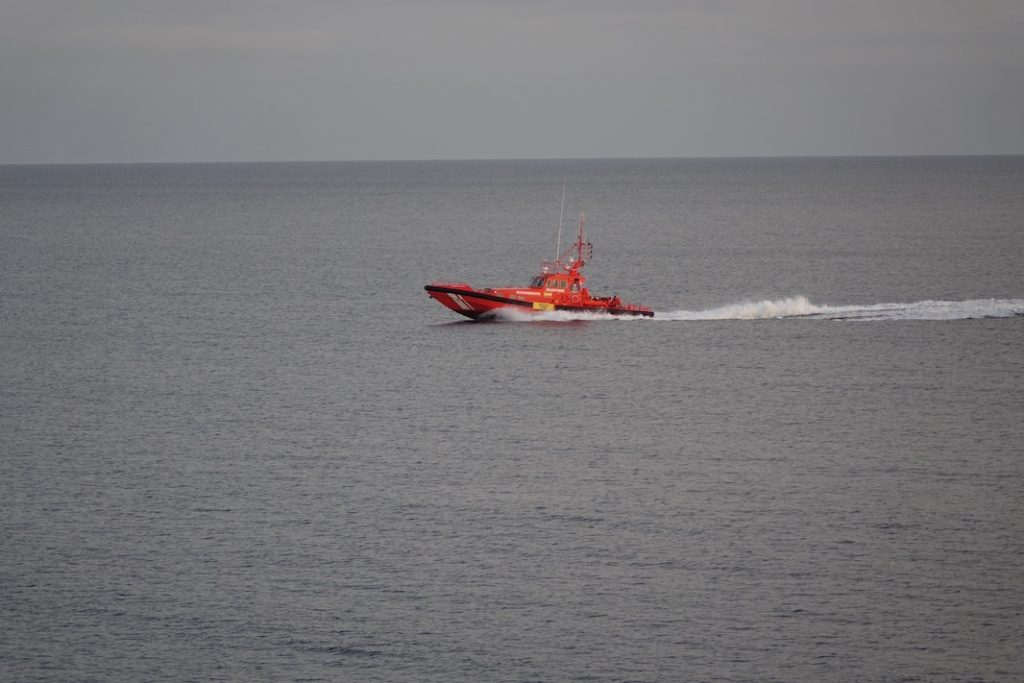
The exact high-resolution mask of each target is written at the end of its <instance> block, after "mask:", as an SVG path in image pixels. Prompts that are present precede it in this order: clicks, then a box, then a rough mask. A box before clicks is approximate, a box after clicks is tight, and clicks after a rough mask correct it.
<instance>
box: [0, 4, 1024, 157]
mask: <svg viewBox="0 0 1024 683" xmlns="http://www.w3.org/2000/svg"><path fill="white" fill-rule="evenodd" d="M1022 153H1024V0H419V1H416V0H333V1H332V0H163V1H161V0H0V163H22V162H28V163H33V162H105V161H211V160H305V159H308V160H319V159H465V158H576V157H645V156H772V155H834V154H838V155H843V154H850V155H860V154H1022Z"/></svg>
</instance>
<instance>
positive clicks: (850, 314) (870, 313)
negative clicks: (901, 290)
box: [495, 296, 1024, 322]
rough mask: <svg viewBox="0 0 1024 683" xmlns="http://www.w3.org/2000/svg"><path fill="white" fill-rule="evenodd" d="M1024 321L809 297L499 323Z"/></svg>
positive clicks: (969, 307)
mask: <svg viewBox="0 0 1024 683" xmlns="http://www.w3.org/2000/svg"><path fill="white" fill-rule="evenodd" d="M1018 316H1024V299H969V300H966V301H932V300H927V301H915V302H912V303H877V304H863V305H845V306H830V305H824V304H822V305H819V304H813V303H811V301H810V300H808V298H807V297H805V296H794V297H788V298H785V299H776V300H767V299H765V300H761V301H742V302H739V303H734V304H728V305H726V306H719V307H716V308H708V309H705V310H697V311H692V310H676V311H655V312H654V317H653V318H645V317H642V316H636V317H634V316H621V317H619V316H611V315H608V314H607V313H589V312H573V311H547V312H543V313H533V312H520V311H517V310H512V309H501V310H499V311H498V312H497V313H496V315H495V319H496V320H500V321H504V322H570V321H577V320H593V321H597V320H636V321H643V322H665V321H701V320H767V319H772V318H801V319H806V320H863V321H877V320H973V319H979V318H1013V317H1018Z"/></svg>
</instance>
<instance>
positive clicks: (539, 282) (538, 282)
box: [530, 275, 544, 287]
mask: <svg viewBox="0 0 1024 683" xmlns="http://www.w3.org/2000/svg"><path fill="white" fill-rule="evenodd" d="M530 286H531V287H543V286H544V276H543V275H538V276H537V277H535V278H533V279H532V280H531V281H530Z"/></svg>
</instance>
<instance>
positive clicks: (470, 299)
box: [424, 213, 654, 320]
mask: <svg viewBox="0 0 1024 683" xmlns="http://www.w3.org/2000/svg"><path fill="white" fill-rule="evenodd" d="M585 224H586V216H584V215H583V214H582V213H581V214H580V228H579V234H578V235H577V237H576V242H575V243H574V244H573V245H572V246H570V247H569V248H568V249H567V250H566V251H565V252H564V253H562V254H561V255H560V256H559V257H558V259H557V260H555V261H545V262H544V263H543V264H542V265H541V273H540V275H538V276H537V277H535V278H533V281H532V282H530V284H529V285H528V286H525V287H486V288H484V289H476V288H474V287H471V286H469V285H467V284H466V283H464V282H434V283H431V284H429V285H427V286H426V287H424V289H425V290H427V294H428V295H430V297H431V298H433V299H436V300H437V301H438V302H440V303H441V305H443V306H446V307H448V308H450V309H451V310H453V311H455V312H456V313H459V314H461V315H464V316H466V317H467V318H473V319H474V320H476V319H478V318H487V317H493V316H494V315H495V312H496V311H498V310H499V309H503V308H510V309H513V310H516V311H524V312H543V311H572V312H587V313H603V314H607V315H613V316H626V315H630V316H646V317H648V318H651V317H654V311H652V310H651V309H650V308H648V307H647V306H641V305H639V304H626V303H623V302H622V300H620V299H619V297H618V296H600V297H595V296H591V295H590V290H589V289H588V288H587V285H586V282H587V280H586V278H585V277H583V274H582V273H581V272H580V270H582V269H583V266H584V265H586V263H587V261H589V260H590V257H591V255H592V254H593V251H594V246H593V245H592V244H591V243H590V242H586V241H584V236H583V235H584V225H585Z"/></svg>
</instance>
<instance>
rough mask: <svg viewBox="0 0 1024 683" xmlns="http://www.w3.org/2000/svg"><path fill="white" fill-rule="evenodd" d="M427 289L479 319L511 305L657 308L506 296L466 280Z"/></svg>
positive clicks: (636, 311) (615, 311) (636, 312)
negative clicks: (480, 287)
mask: <svg viewBox="0 0 1024 683" xmlns="http://www.w3.org/2000/svg"><path fill="white" fill-rule="evenodd" d="M423 289H425V290H426V292H427V294H428V295H429V296H430V297H431V298H432V299H435V300H436V301H437V302H438V303H440V304H441V305H442V306H445V307H446V308H449V309H451V310H453V311H455V312H456V313H458V314H459V315H464V316H466V317H467V318H471V319H473V320H476V319H478V318H481V317H487V316H489V315H493V314H494V313H495V311H497V310H499V309H503V308H509V309H512V310H516V311H521V312H523V313H543V312H545V311H571V312H587V313H604V314H607V315H614V316H643V317H648V318H650V317H653V316H654V312H653V311H651V310H650V309H647V308H643V307H640V306H630V307H613V306H609V305H608V303H607V302H606V301H604V300H595V302H594V303H591V304H589V305H588V302H583V301H581V302H580V303H577V304H573V303H570V304H565V303H559V302H551V301H547V300H538V299H537V298H534V297H530V298H527V297H526V296H524V297H522V298H518V297H517V298H513V297H511V296H505V295H503V294H501V293H499V292H497V291H494V290H492V291H482V290H479V289H475V288H473V287H470V286H469V285H467V284H463V283H436V284H432V285H426V286H425V287H424V288H423Z"/></svg>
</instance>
